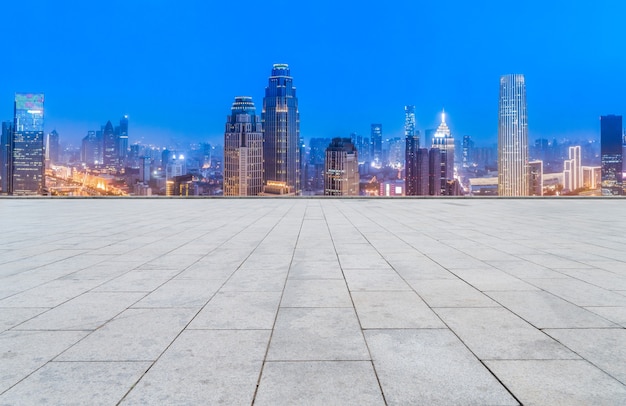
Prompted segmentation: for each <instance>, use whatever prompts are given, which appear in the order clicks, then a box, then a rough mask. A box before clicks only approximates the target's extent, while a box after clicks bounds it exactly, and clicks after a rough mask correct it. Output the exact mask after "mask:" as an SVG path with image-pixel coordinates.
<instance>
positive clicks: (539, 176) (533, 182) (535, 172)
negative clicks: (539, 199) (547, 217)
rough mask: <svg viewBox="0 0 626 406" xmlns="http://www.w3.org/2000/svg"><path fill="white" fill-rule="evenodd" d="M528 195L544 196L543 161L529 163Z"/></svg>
mask: <svg viewBox="0 0 626 406" xmlns="http://www.w3.org/2000/svg"><path fill="white" fill-rule="evenodd" d="M528 181H529V186H528V194H529V195H530V196H543V161H531V162H528Z"/></svg>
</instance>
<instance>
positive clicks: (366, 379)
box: [254, 361, 385, 406]
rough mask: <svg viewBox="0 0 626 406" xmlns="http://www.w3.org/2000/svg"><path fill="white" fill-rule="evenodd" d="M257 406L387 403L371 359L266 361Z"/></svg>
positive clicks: (256, 400)
mask: <svg viewBox="0 0 626 406" xmlns="http://www.w3.org/2000/svg"><path fill="white" fill-rule="evenodd" d="M254 404H255V405H278V404H284V405H295V404H307V405H324V406H325V405H350V404H352V405H384V404H385V402H384V400H383V396H382V394H381V391H380V388H379V387H378V381H377V379H376V374H375V373H374V368H373V367H372V363H371V362H370V361H322V362H320V361H308V362H266V363H265V366H264V367H263V375H262V377H261V382H260V384H259V389H258V392H257V396H256V399H255V401H254Z"/></svg>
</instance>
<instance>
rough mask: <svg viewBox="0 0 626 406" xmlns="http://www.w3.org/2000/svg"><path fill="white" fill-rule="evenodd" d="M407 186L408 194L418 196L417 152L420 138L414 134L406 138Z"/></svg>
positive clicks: (405, 167)
mask: <svg viewBox="0 0 626 406" xmlns="http://www.w3.org/2000/svg"><path fill="white" fill-rule="evenodd" d="M405 143H406V147H405V150H404V151H405V158H404V161H405V166H404V170H405V174H406V177H405V186H406V192H405V194H406V196H417V195H418V193H417V183H418V173H419V168H418V158H417V154H418V151H419V139H417V138H415V136H413V135H407V136H406V138H405Z"/></svg>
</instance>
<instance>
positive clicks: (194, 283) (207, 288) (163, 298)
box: [133, 279, 221, 309]
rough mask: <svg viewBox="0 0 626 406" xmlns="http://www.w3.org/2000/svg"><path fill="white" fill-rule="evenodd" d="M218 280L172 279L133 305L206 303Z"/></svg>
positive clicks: (193, 304)
mask: <svg viewBox="0 0 626 406" xmlns="http://www.w3.org/2000/svg"><path fill="white" fill-rule="evenodd" d="M220 286H221V283H220V281H214V280H202V279H200V280H198V279H172V280H169V281H167V282H165V283H164V284H163V285H161V286H160V287H159V288H157V289H156V290H154V291H153V292H151V293H149V294H148V295H147V296H146V297H144V298H143V299H141V300H140V301H139V302H137V303H135V304H134V305H133V307H135V308H137V307H161V308H164V307H192V308H197V309H199V308H200V307H202V306H204V305H205V304H207V302H208V301H209V299H211V297H213V295H214V294H215V292H217V290H218V289H219V288H220Z"/></svg>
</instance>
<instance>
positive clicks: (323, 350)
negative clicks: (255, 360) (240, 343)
mask: <svg viewBox="0 0 626 406" xmlns="http://www.w3.org/2000/svg"><path fill="white" fill-rule="evenodd" d="M267 359H268V360H270V361H337V360H369V359H370V357H369V354H368V352H367V348H366V346H365V340H364V339H363V334H362V333H361V328H360V327H359V322H358V320H357V317H356V314H355V313H354V309H351V308H281V309H280V311H279V312H278V318H277V319H276V326H275V327H274V334H273V335H272V342H271V343H270V348H269V352H268V354H267Z"/></svg>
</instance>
